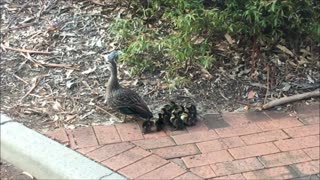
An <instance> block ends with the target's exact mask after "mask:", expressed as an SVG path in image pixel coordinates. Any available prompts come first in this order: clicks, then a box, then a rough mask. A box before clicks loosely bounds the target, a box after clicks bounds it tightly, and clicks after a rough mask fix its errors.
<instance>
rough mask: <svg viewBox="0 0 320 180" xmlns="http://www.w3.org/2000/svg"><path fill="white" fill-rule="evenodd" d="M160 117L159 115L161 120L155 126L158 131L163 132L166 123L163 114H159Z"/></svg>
mask: <svg viewBox="0 0 320 180" xmlns="http://www.w3.org/2000/svg"><path fill="white" fill-rule="evenodd" d="M158 115H159V118H158V119H157V120H156V122H155V126H156V130H157V131H161V130H162V129H163V128H164V126H165V122H164V119H163V114H161V113H159V114H158Z"/></svg>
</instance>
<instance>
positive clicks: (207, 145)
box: [197, 140, 228, 153]
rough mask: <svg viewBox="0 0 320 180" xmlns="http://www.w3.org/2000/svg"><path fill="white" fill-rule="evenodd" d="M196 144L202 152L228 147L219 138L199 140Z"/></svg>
mask: <svg viewBox="0 0 320 180" xmlns="http://www.w3.org/2000/svg"><path fill="white" fill-rule="evenodd" d="M197 146H198V148H199V149H200V151H201V152H202V153H207V152H212V151H220V150H223V149H228V146H227V145H225V144H224V143H223V142H222V141H221V140H212V141H205V142H200V143H197Z"/></svg>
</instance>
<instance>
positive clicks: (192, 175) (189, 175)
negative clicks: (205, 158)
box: [174, 172, 202, 179]
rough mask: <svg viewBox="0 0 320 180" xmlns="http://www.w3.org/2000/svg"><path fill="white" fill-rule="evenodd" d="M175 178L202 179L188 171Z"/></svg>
mask: <svg viewBox="0 0 320 180" xmlns="http://www.w3.org/2000/svg"><path fill="white" fill-rule="evenodd" d="M174 179H202V178H201V177H199V176H197V175H195V174H193V173H191V172H187V173H184V174H182V175H181V176H178V177H176V178H174Z"/></svg>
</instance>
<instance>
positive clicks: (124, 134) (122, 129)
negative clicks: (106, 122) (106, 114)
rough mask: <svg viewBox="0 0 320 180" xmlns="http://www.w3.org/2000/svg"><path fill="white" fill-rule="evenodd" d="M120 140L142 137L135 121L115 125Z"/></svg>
mask: <svg viewBox="0 0 320 180" xmlns="http://www.w3.org/2000/svg"><path fill="white" fill-rule="evenodd" d="M115 126H116V128H117V130H118V133H119V135H120V137H121V140H122V141H132V140H138V139H143V135H142V131H141V130H140V127H139V125H138V124H136V123H125V124H116V125H115Z"/></svg>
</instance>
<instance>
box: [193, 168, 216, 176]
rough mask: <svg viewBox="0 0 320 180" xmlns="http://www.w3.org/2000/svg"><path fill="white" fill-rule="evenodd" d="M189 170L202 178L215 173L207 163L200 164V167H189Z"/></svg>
mask: <svg viewBox="0 0 320 180" xmlns="http://www.w3.org/2000/svg"><path fill="white" fill-rule="evenodd" d="M190 171H191V172H193V173H194V174H195V175H197V176H199V177H202V178H205V179H207V178H212V177H215V176H216V174H215V173H214V172H213V170H212V169H211V167H210V166H209V165H207V166H200V167H194V168H191V169H190Z"/></svg>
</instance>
